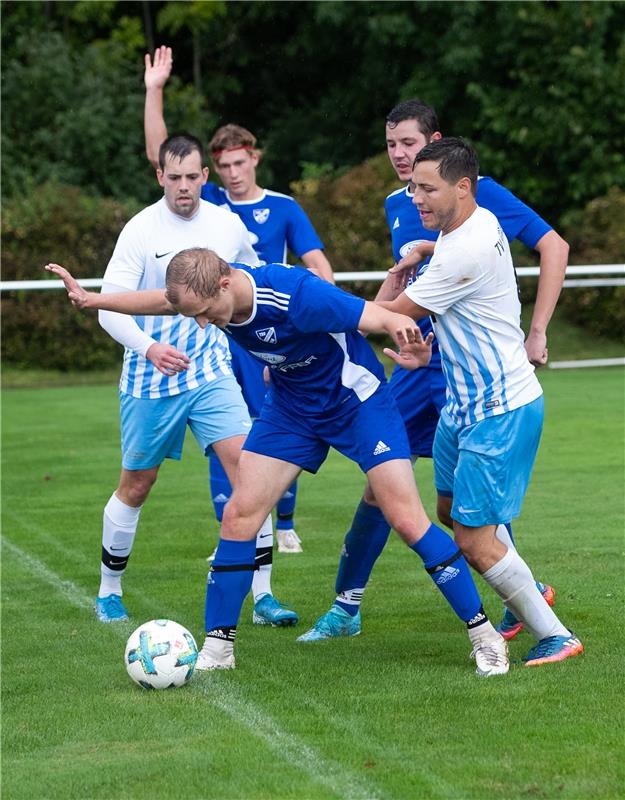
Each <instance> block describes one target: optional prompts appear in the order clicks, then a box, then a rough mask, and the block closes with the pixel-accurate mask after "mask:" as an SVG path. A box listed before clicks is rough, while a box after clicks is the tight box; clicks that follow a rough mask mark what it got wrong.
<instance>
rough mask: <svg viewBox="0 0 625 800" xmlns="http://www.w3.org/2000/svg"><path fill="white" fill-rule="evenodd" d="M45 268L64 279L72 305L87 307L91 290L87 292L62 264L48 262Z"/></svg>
mask: <svg viewBox="0 0 625 800" xmlns="http://www.w3.org/2000/svg"><path fill="white" fill-rule="evenodd" d="M44 269H46V270H47V271H48V272H53V273H54V274H55V275H58V276H59V278H60V279H61V280H62V281H63V283H64V284H65V290H66V291H67V296H68V297H69V299H70V300H71V302H72V305H74V306H76V308H86V306H87V305H88V300H89V294H90V292H86V291H85V290H84V289H83V288H82V286H81V285H80V284H79V283H78V281H77V280H76V278H74V276H73V275H72V274H71V273H70V272H68V270H66V269H65V267H62V266H61V265H60V264H46V266H45V267H44Z"/></svg>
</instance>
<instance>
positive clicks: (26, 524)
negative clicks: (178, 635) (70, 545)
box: [2, 509, 168, 617]
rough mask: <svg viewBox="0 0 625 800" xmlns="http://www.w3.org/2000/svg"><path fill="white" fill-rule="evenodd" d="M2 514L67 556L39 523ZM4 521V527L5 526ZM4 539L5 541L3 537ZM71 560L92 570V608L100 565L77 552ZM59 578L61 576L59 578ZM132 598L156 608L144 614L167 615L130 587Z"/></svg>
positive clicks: (15, 515)
mask: <svg viewBox="0 0 625 800" xmlns="http://www.w3.org/2000/svg"><path fill="white" fill-rule="evenodd" d="M2 514H3V516H4V517H5V519H6V520H10V521H11V522H12V523H13V525H16V526H19V527H20V528H21V529H22V530H23V531H25V532H26V533H28V534H31V535H33V536H36V537H37V539H38V540H39V541H41V542H43V543H44V544H45V545H46V548H47V549H48V550H50V549H54V550H56V551H57V552H58V553H60V554H62V555H63V558H66V557H67V550H66V549H65V547H64V546H63V545H62V544H60V543H59V541H58V539H55V537H54V536H52V535H51V534H50V533H49V532H48V530H47V529H46V528H44V527H43V526H42V525H39V524H38V523H36V522H31V521H27V520H26V519H24V518H23V517H21V516H20V515H19V514H15V513H14V512H12V511H6V510H5V509H3V511H2ZM6 527H7V526H6V523H5V528H6ZM4 541H7V540H6V539H4ZM13 547H17V545H13ZM72 561H73V562H74V563H75V564H77V565H78V566H80V567H81V568H87V569H90V570H91V571H92V572H93V576H94V588H93V595H92V596H91V607H92V608H93V606H94V604H95V596H96V592H97V589H98V585H99V581H100V566H99V562H96V561H95V560H94V559H89V560H87V559H86V558H85V557H84V556H81V555H79V554H77V553H75V552H74V553H73V554H72ZM59 580H61V578H59ZM132 600H133V603H135V602H137V601H138V602H139V603H141V604H142V605H143V606H144V607H145V609H158V611H157V612H151V611H149V610H147V611H145V612H144V613H146V614H150V613H152V614H153V617H167V616H168V614H167V611H166V610H164V609H162V608H161V607H160V605H159V601H158V600H153V599H152V598H150V597H148V596H147V595H145V594H143V593H142V592H138V591H136V590H135V589H134V588H133V589H132Z"/></svg>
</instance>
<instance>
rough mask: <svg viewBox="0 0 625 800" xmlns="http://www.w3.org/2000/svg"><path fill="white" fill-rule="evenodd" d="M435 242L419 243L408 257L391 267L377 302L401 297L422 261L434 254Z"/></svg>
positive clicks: (378, 294) (377, 296)
mask: <svg viewBox="0 0 625 800" xmlns="http://www.w3.org/2000/svg"><path fill="white" fill-rule="evenodd" d="M434 244H435V243H434V242H430V241H425V240H424V241H422V242H419V243H418V244H417V245H415V247H413V248H412V250H411V251H410V252H409V253H408V255H406V256H404V257H403V258H402V259H400V260H399V261H398V262H397V264H395V266H393V267H391V268H390V269H389V271H388V275H387V276H386V278H385V279H384V283H383V284H382V285H381V286H380V289H379V291H378V293H377V295H376V298H375V299H376V300H394V299H395V298H396V297H397V296H398V295H400V294H401V293H402V292H403V291H404V289H405V288H406V286H407V285H408V283H409V281H410V279H411V278H412V277H414V276H415V275H416V274H417V269H418V267H419V264H420V263H421V262H422V261H425V259H426V258H429V256H431V255H432V253H433V252H434Z"/></svg>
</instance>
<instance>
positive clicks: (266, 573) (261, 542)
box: [252, 514, 273, 602]
mask: <svg viewBox="0 0 625 800" xmlns="http://www.w3.org/2000/svg"><path fill="white" fill-rule="evenodd" d="M267 548H269V549H267ZM272 562H273V523H272V521H271V514H270V515H269V516H268V517H267V519H266V520H265V521H264V522H263V524H262V525H261V526H260V530H259V531H258V533H257V534H256V566H257V567H258V569H256V570H255V571H254V577H253V578H252V595H253V596H254V602H256V601H257V600H258V598H259V597H261V596H262V595H263V594H271V568H272V566H273V564H272Z"/></svg>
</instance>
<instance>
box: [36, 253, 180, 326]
mask: <svg viewBox="0 0 625 800" xmlns="http://www.w3.org/2000/svg"><path fill="white" fill-rule="evenodd" d="M45 269H46V270H47V271H48V272H53V273H54V274H55V275H58V276H59V278H60V279H61V280H62V281H63V283H64V284H65V289H66V291H67V296H68V297H69V299H70V300H71V302H72V305H74V306H76V308H81V309H82V308H95V309H100V310H103V311H117V312H118V313H119V314H132V315H141V316H160V315H161V314H177V313H178V312H177V311H176V309H175V308H174V307H173V306H172V304H171V303H170V302H169V300H167V297H166V296H165V290H164V289H148V290H145V291H135V292H112V293H109V294H98V292H87V291H85V290H84V289H83V288H82V286H80V284H79V283H78V281H77V280H76V279H75V278H74V277H73V275H71V273H70V272H68V271H67V270H66V269H65V267H62V266H61V265H60V264H46V266H45Z"/></svg>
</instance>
